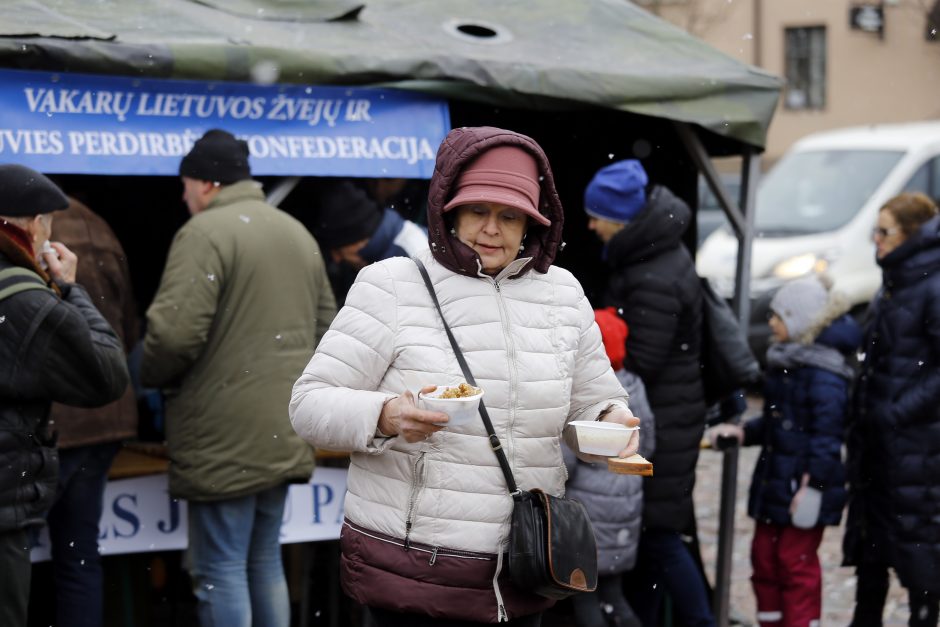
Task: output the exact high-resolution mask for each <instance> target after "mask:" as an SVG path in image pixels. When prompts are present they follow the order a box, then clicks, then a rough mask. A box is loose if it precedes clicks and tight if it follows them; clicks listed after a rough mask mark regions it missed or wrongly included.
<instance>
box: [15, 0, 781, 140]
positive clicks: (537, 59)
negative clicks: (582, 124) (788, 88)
mask: <svg viewBox="0 0 940 627" xmlns="http://www.w3.org/2000/svg"><path fill="white" fill-rule="evenodd" d="M3 13H4V15H3V19H2V20H0V67H7V68H19V69H36V70H50V71H63V72H64V71H69V72H85V73H94V74H119V75H131V76H134V75H136V76H147V77H153V78H186V79H201V80H229V81H257V82H279V83H304V84H321V85H358V86H383V87H395V88H401V89H414V90H419V91H422V92H425V93H429V94H433V95H437V96H443V97H446V98H448V99H457V100H466V101H471V102H481V103H492V104H497V105H501V106H507V107H517V108H520V109H531V110H570V109H576V108H585V107H591V106H599V107H604V108H609V109H614V110H621V111H628V112H631V113H636V114H641V115H647V116H654V117H657V118H663V119H667V120H675V121H682V122H689V123H692V124H695V125H697V126H698V127H701V128H703V129H707V130H708V131H710V132H711V133H714V134H716V135H717V136H718V137H719V138H722V139H723V141H724V143H727V142H728V140H730V143H731V144H732V145H739V144H746V145H748V146H750V147H752V148H757V149H761V148H762V147H763V146H764V142H765V140H766V133H767V127H768V125H769V124H770V120H771V117H772V116H773V113H774V109H775V107H776V103H777V97H778V92H779V90H780V85H781V83H780V80H779V79H778V78H776V77H774V76H772V75H770V74H767V73H766V72H763V71H762V70H759V69H757V68H754V67H751V66H748V65H746V64H743V63H741V62H739V61H737V60H735V59H733V58H731V57H729V56H727V55H725V54H723V53H721V52H719V51H717V50H715V49H714V48H712V47H710V46H708V45H707V44H705V43H704V42H702V41H700V40H698V39H696V38H694V37H692V36H690V35H688V34H687V33H685V32H684V31H682V30H680V29H678V28H676V27H674V26H672V25H670V24H668V23H667V22H665V21H663V20H660V19H659V18H657V17H655V16H653V15H651V14H650V13H648V12H646V11H645V10H643V9H640V8H638V7H636V6H634V5H633V4H631V3H630V2H628V1H626V0H473V1H472V2H471V1H468V0H459V1H458V0H411V1H407V0H367V3H366V4H363V3H360V2H351V1H347V0H326V1H321V2H314V1H312V0H12V1H8V2H5V3H4V12H3ZM706 135H708V133H706Z"/></svg>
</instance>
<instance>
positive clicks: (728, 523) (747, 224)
mask: <svg viewBox="0 0 940 627" xmlns="http://www.w3.org/2000/svg"><path fill="white" fill-rule="evenodd" d="M675 128H676V131H677V133H678V134H679V137H680V138H681V140H682V142H683V144H684V145H685V147H686V150H688V151H689V155H690V156H691V157H692V159H693V160H694V161H695V163H696V165H697V166H698V169H699V172H701V173H702V175H703V176H704V177H705V180H706V181H707V182H708V186H709V187H710V188H711V190H712V193H713V194H715V198H717V199H718V202H719V204H720V205H721V207H722V209H724V211H725V214H726V215H727V216H728V220H729V222H730V223H731V226H732V228H733V229H734V231H735V235H737V237H738V259H737V265H736V268H735V292H734V300H733V302H732V307H733V308H734V310H735V313H737V316H738V321H739V323H740V324H741V327H742V328H744V329H746V328H748V326H749V324H750V315H751V312H750V309H751V302H750V286H751V282H750V276H751V241H752V239H753V231H754V199H755V193H756V192H755V189H756V183H757V177H758V174H759V171H760V169H759V168H760V158H759V156H758V155H757V153H756V152H754V151H752V150H745V152H744V153H743V154H742V155H741V157H742V162H741V195H740V198H739V199H738V204H735V202H734V201H733V200H732V199H731V197H730V196H729V195H728V193H727V191H726V190H725V189H724V186H723V185H722V183H721V179H720V178H719V177H718V173H717V172H716V171H715V168H714V166H713V165H712V163H711V160H710V159H709V157H708V153H707V152H706V150H705V147H704V146H703V145H702V142H701V140H700V139H699V137H698V136H697V135H696V134H695V132H694V131H693V130H692V128H691V127H690V126H689V125H688V124H685V123H682V122H677V123H675ZM738 207H740V209H739V208H738ZM742 209H743V211H742ZM737 479H738V449H737V448H730V449H727V450H726V451H724V453H723V459H722V465H721V499H720V501H721V503H720V506H719V513H718V556H717V560H716V563H715V592H714V594H715V596H714V599H713V608H714V613H715V621H716V623H717V625H718V627H728V625H729V618H730V617H729V614H730V603H729V595H730V592H731V566H732V557H733V549H734V514H735V502H736V499H737V494H736V493H737Z"/></svg>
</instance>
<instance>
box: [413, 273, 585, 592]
mask: <svg viewBox="0 0 940 627" xmlns="http://www.w3.org/2000/svg"><path fill="white" fill-rule="evenodd" d="M412 260H413V261H414V262H415V264H417V266H418V270H419V271H420V272H421V276H422V278H423V279H424V284H425V285H426V286H427V288H428V293H429V294H430V295H431V300H432V301H433V302H434V306H435V307H437V313H438V314H440V316H441V322H442V323H443V324H444V331H445V332H446V333H447V339H448V340H450V345H451V347H452V348H453V349H454V355H455V356H456V357H457V362H458V363H459V364H460V369H461V370H462V371H463V375H464V377H465V378H466V380H467V383H469V384H470V385H472V386H474V387H476V386H477V384H476V380H474V378H473V373H471V372H470V368H469V366H468V365H467V361H466V359H464V356H463V353H462V352H461V350H460V346H459V345H458V344H457V340H456V339H455V338H454V334H453V333H452V332H451V330H450V327H449V326H448V324H447V320H445V319H444V312H443V311H441V305H440V303H439V302H438V300H437V294H436V293H435V291H434V286H433V285H432V284H431V278H430V277H429V276H428V271H427V269H426V268H425V267H424V264H423V263H421V261H420V260H418V259H412ZM480 416H481V417H482V418H483V424H484V426H485V427H486V432H487V434H488V435H489V441H490V448H492V449H493V452H494V453H495V454H496V459H497V460H498V461H499V467H500V468H501V469H502V471H503V476H504V477H505V478H506V486H507V487H508V489H509V494H510V495H511V496H512V499H513V510H512V525H511V529H510V533H509V575H510V577H511V578H512V581H513V583H514V584H515V585H516V586H517V587H518V588H520V589H522V590H529V591H531V592H535V593H536V594H539V595H541V596H544V597H547V598H549V599H564V598H565V597H569V596H571V595H573V594H577V593H578V592H591V591H593V590H595V589H596V588H597V544H596V542H595V540H594V529H593V527H591V521H590V519H589V518H588V515H587V512H586V511H585V509H584V506H583V505H581V503H579V502H577V501H572V500H569V499H566V498H562V497H557V496H552V495H550V494H546V493H545V492H543V491H541V490H539V489H537V488H536V489H533V490H521V489H519V487H518V486H516V480H515V478H514V477H513V474H512V468H511V467H510V466H509V460H508V459H506V454H505V453H504V452H503V447H502V444H500V441H499V437H497V435H496V431H495V430H494V429H493V423H492V422H491V421H490V417H489V414H488V413H487V412H486V406H485V405H484V404H483V400H482V399H481V400H480Z"/></svg>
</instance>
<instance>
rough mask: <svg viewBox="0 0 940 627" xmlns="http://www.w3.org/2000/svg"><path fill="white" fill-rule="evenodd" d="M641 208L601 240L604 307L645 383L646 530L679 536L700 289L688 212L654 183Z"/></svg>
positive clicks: (688, 481)
mask: <svg viewBox="0 0 940 627" xmlns="http://www.w3.org/2000/svg"><path fill="white" fill-rule="evenodd" d="M648 198H649V200H648V202H647V205H646V207H645V208H644V209H643V211H642V212H641V213H640V214H639V215H637V216H636V218H635V219H634V220H632V221H631V222H630V223H629V224H627V225H626V226H625V227H624V228H623V229H622V230H620V231H619V232H618V233H617V234H616V235H615V236H614V237H613V238H612V239H611V240H610V242H609V243H608V248H607V258H608V261H609V263H610V265H611V266H612V268H613V272H612V275H611V279H610V282H609V284H608V288H607V292H606V295H605V304H606V305H613V306H614V307H617V308H618V309H621V310H622V315H623V319H624V320H626V322H627V325H628V326H629V327H630V337H629V339H628V340H627V358H626V360H625V362H624V367H626V368H627V369H628V370H632V371H633V372H635V373H637V374H638V375H639V376H640V378H641V379H643V382H644V383H645V384H646V391H647V393H648V394H649V401H650V406H651V407H652V409H653V413H654V414H655V415H656V454H655V455H654V456H653V459H652V460H651V461H652V462H653V465H654V467H655V469H656V473H655V474H654V475H653V476H652V477H649V478H647V479H646V480H645V484H644V487H643V495H644V508H643V522H644V525H645V526H646V527H649V528H656V529H667V530H672V531H683V532H684V531H686V530H687V528H688V527H689V526H690V525H691V524H692V521H693V510H692V488H693V486H694V485H695V464H696V462H697V461H698V453H699V444H700V442H701V440H702V433H703V432H704V430H705V394H704V390H703V388H702V377H701V372H700V367H699V354H700V352H701V337H702V287H701V283H700V281H699V278H698V276H697V275H696V273H695V264H694V263H693V261H692V256H691V255H690V254H689V251H688V250H687V249H686V248H685V247H684V246H683V244H682V241H681V238H682V233H683V232H684V231H685V230H686V228H687V227H688V225H689V221H690V220H691V217H692V212H691V210H690V209H689V208H688V206H687V205H686V204H685V203H684V202H682V200H680V199H679V198H677V197H676V196H675V195H673V193H672V192H670V191H669V190H668V189H666V188H664V187H660V186H654V187H653V189H652V190H651V192H650V194H649V196H648Z"/></svg>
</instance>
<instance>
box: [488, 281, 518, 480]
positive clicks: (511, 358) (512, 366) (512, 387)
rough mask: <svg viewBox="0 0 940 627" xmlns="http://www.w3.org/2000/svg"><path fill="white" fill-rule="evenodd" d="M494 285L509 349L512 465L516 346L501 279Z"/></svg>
mask: <svg viewBox="0 0 940 627" xmlns="http://www.w3.org/2000/svg"><path fill="white" fill-rule="evenodd" d="M493 285H495V286H496V300H497V301H498V302H499V313H500V317H501V318H502V319H503V325H502V327H503V338H504V339H505V340H506V348H507V350H508V351H509V426H508V428H507V429H506V442H505V446H506V457H507V459H508V460H509V464H510V466H511V465H512V462H513V450H514V445H513V440H512V429H513V425H514V424H515V422H516V409H515V406H516V404H515V399H516V384H517V381H516V379H517V377H516V347H515V345H514V344H513V342H512V334H511V333H510V330H509V312H508V311H506V303H505V302H504V301H503V293H502V290H501V289H500V287H499V281H497V280H496V279H493Z"/></svg>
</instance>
